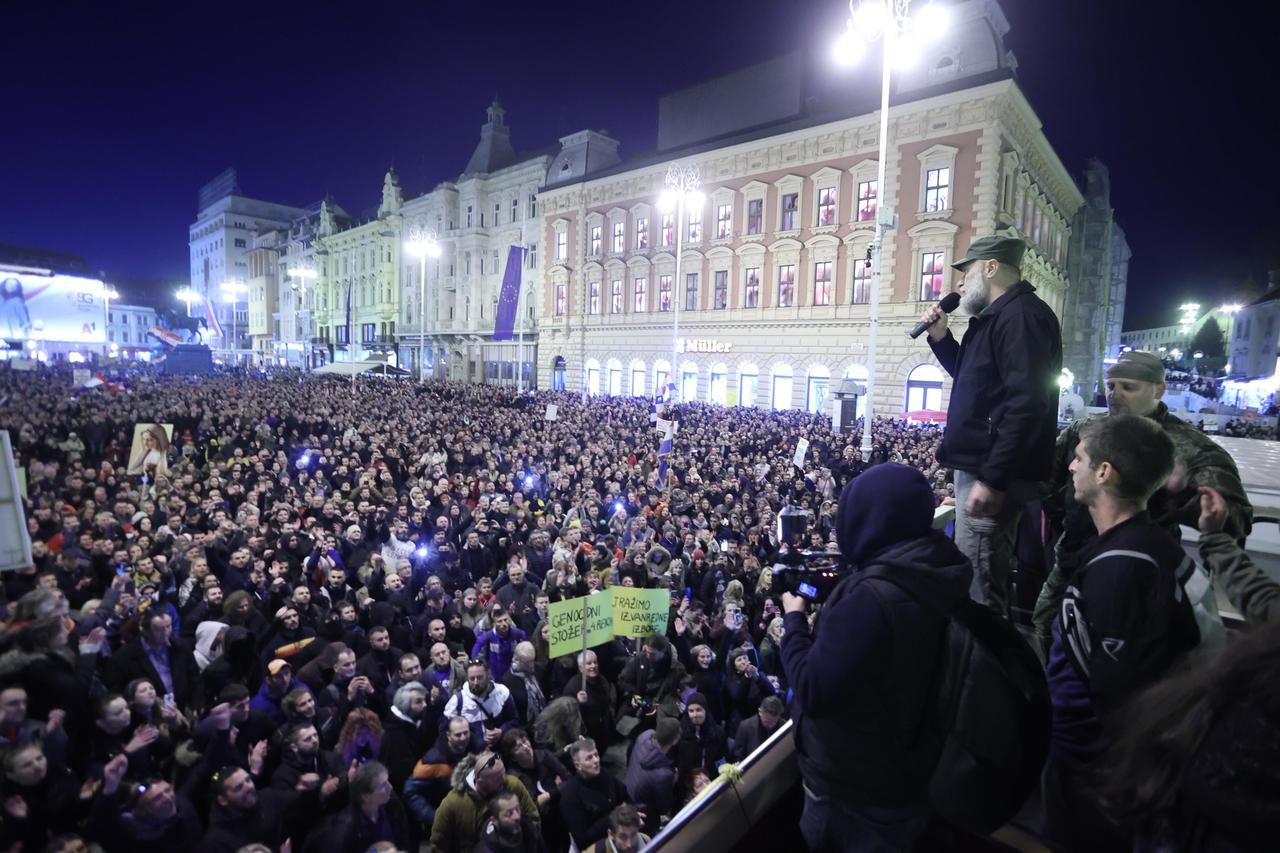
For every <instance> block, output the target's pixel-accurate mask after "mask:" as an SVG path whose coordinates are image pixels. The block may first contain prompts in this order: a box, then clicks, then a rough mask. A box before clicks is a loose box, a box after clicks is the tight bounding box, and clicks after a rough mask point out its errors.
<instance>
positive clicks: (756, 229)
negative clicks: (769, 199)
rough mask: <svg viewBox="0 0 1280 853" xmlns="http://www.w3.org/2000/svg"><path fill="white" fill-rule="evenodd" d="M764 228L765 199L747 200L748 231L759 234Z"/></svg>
mask: <svg viewBox="0 0 1280 853" xmlns="http://www.w3.org/2000/svg"><path fill="white" fill-rule="evenodd" d="M762 230H764V199H762V198H753V199H751V200H750V201H748V202H747V233H748V234H759V233H760V232H761V231H762Z"/></svg>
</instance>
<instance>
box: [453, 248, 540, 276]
mask: <svg viewBox="0 0 1280 853" xmlns="http://www.w3.org/2000/svg"><path fill="white" fill-rule="evenodd" d="M537 268H538V244H537V243H530V244H529V269H531V270H536V269H537ZM450 274H451V275H452V273H450Z"/></svg>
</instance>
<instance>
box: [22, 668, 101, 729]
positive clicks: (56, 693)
mask: <svg viewBox="0 0 1280 853" xmlns="http://www.w3.org/2000/svg"><path fill="white" fill-rule="evenodd" d="M97 661H98V655H97V653H96V652H94V653H91V654H83V655H79V656H78V657H76V656H75V654H74V652H72V653H71V654H70V655H64V654H60V653H58V652H54V651H40V652H28V651H24V650H23V649H10V650H9V651H7V652H5V653H4V655H3V656H0V681H4V682H5V683H8V684H21V685H22V686H23V687H24V688H26V691H27V703H28V704H27V716H28V717H29V718H31V719H34V720H44V719H48V717H49V712H50V711H52V710H53V709H54V708H61V709H62V710H64V711H66V712H67V719H66V721H65V723H64V724H63V725H64V727H65V728H66V730H67V733H68V735H69V736H71V737H74V736H75V735H76V734H77V733H78V732H80V731H82V730H83V729H84V728H85V727H86V726H88V725H90V724H91V722H92V721H91V719H90V717H89V692H90V688H91V687H92V685H93V680H94V671H95V670H94V668H95V666H96V664H97Z"/></svg>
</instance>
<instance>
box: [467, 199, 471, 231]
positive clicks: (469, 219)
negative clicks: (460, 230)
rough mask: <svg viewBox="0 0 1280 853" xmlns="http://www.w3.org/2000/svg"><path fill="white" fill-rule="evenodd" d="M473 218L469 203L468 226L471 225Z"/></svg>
mask: <svg viewBox="0 0 1280 853" xmlns="http://www.w3.org/2000/svg"><path fill="white" fill-rule="evenodd" d="M471 220H472V214H471V205H467V227H468V228H470V227H471Z"/></svg>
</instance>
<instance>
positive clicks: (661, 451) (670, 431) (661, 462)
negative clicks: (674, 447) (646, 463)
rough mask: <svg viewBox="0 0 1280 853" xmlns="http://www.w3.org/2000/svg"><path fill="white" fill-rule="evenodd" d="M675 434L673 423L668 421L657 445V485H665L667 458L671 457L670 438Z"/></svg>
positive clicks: (661, 486)
mask: <svg viewBox="0 0 1280 853" xmlns="http://www.w3.org/2000/svg"><path fill="white" fill-rule="evenodd" d="M673 435H675V424H674V423H671V422H668V426H667V429H666V431H665V432H664V433H663V434H662V444H660V445H658V486H659V487H660V488H664V489H665V488H666V487H667V460H668V459H670V458H671V438H672V436H673Z"/></svg>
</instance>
